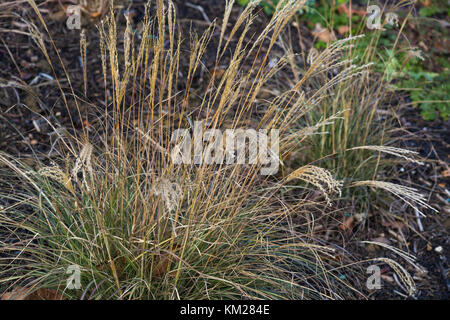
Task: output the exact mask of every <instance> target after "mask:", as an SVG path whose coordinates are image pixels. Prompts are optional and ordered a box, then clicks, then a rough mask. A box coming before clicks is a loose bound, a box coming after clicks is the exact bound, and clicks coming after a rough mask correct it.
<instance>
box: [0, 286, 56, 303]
mask: <svg viewBox="0 0 450 320" xmlns="http://www.w3.org/2000/svg"><path fill="white" fill-rule="evenodd" d="M1 300H64V298H63V296H62V294H60V293H59V292H58V291H56V290H52V289H46V288H41V289H37V290H36V291H33V292H30V290H29V289H27V288H23V287H17V288H15V289H13V290H12V291H9V292H6V293H4V294H3V295H2V298H1Z"/></svg>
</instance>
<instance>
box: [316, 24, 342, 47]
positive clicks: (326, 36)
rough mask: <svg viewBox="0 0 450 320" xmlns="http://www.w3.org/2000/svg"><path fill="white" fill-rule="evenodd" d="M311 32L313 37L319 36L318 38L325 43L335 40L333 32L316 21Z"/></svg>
mask: <svg viewBox="0 0 450 320" xmlns="http://www.w3.org/2000/svg"><path fill="white" fill-rule="evenodd" d="M311 33H312V34H313V35H314V36H315V37H317V38H319V40H321V41H324V42H326V43H329V42H330V41H334V40H336V36H335V35H334V32H333V31H330V30H328V29H326V28H324V27H322V25H321V24H320V23H316V27H315V28H314V30H313V31H312V32H311Z"/></svg>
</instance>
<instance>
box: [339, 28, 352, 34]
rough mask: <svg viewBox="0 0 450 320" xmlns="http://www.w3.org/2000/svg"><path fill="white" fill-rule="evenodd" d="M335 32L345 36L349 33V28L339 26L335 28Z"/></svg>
mask: <svg viewBox="0 0 450 320" xmlns="http://www.w3.org/2000/svg"><path fill="white" fill-rule="evenodd" d="M337 31H338V32H339V34H345V33H348V32H350V27H349V26H339V27H338V28H337Z"/></svg>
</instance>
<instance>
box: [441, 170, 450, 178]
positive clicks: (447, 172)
mask: <svg viewBox="0 0 450 320" xmlns="http://www.w3.org/2000/svg"><path fill="white" fill-rule="evenodd" d="M441 174H442V176H443V177H444V178H448V177H450V168H449V169H447V170H444V171H442V173H441Z"/></svg>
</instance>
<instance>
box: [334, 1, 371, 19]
mask: <svg viewBox="0 0 450 320" xmlns="http://www.w3.org/2000/svg"><path fill="white" fill-rule="evenodd" d="M337 9H338V12H339V13H340V14H346V15H347V17H349V18H351V16H352V15H354V14H356V15H357V16H360V17H364V16H365V15H366V11H365V10H352V9H350V8H348V7H347V5H346V4H345V3H343V4H341V5H340V6H339V7H338V8H337Z"/></svg>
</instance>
